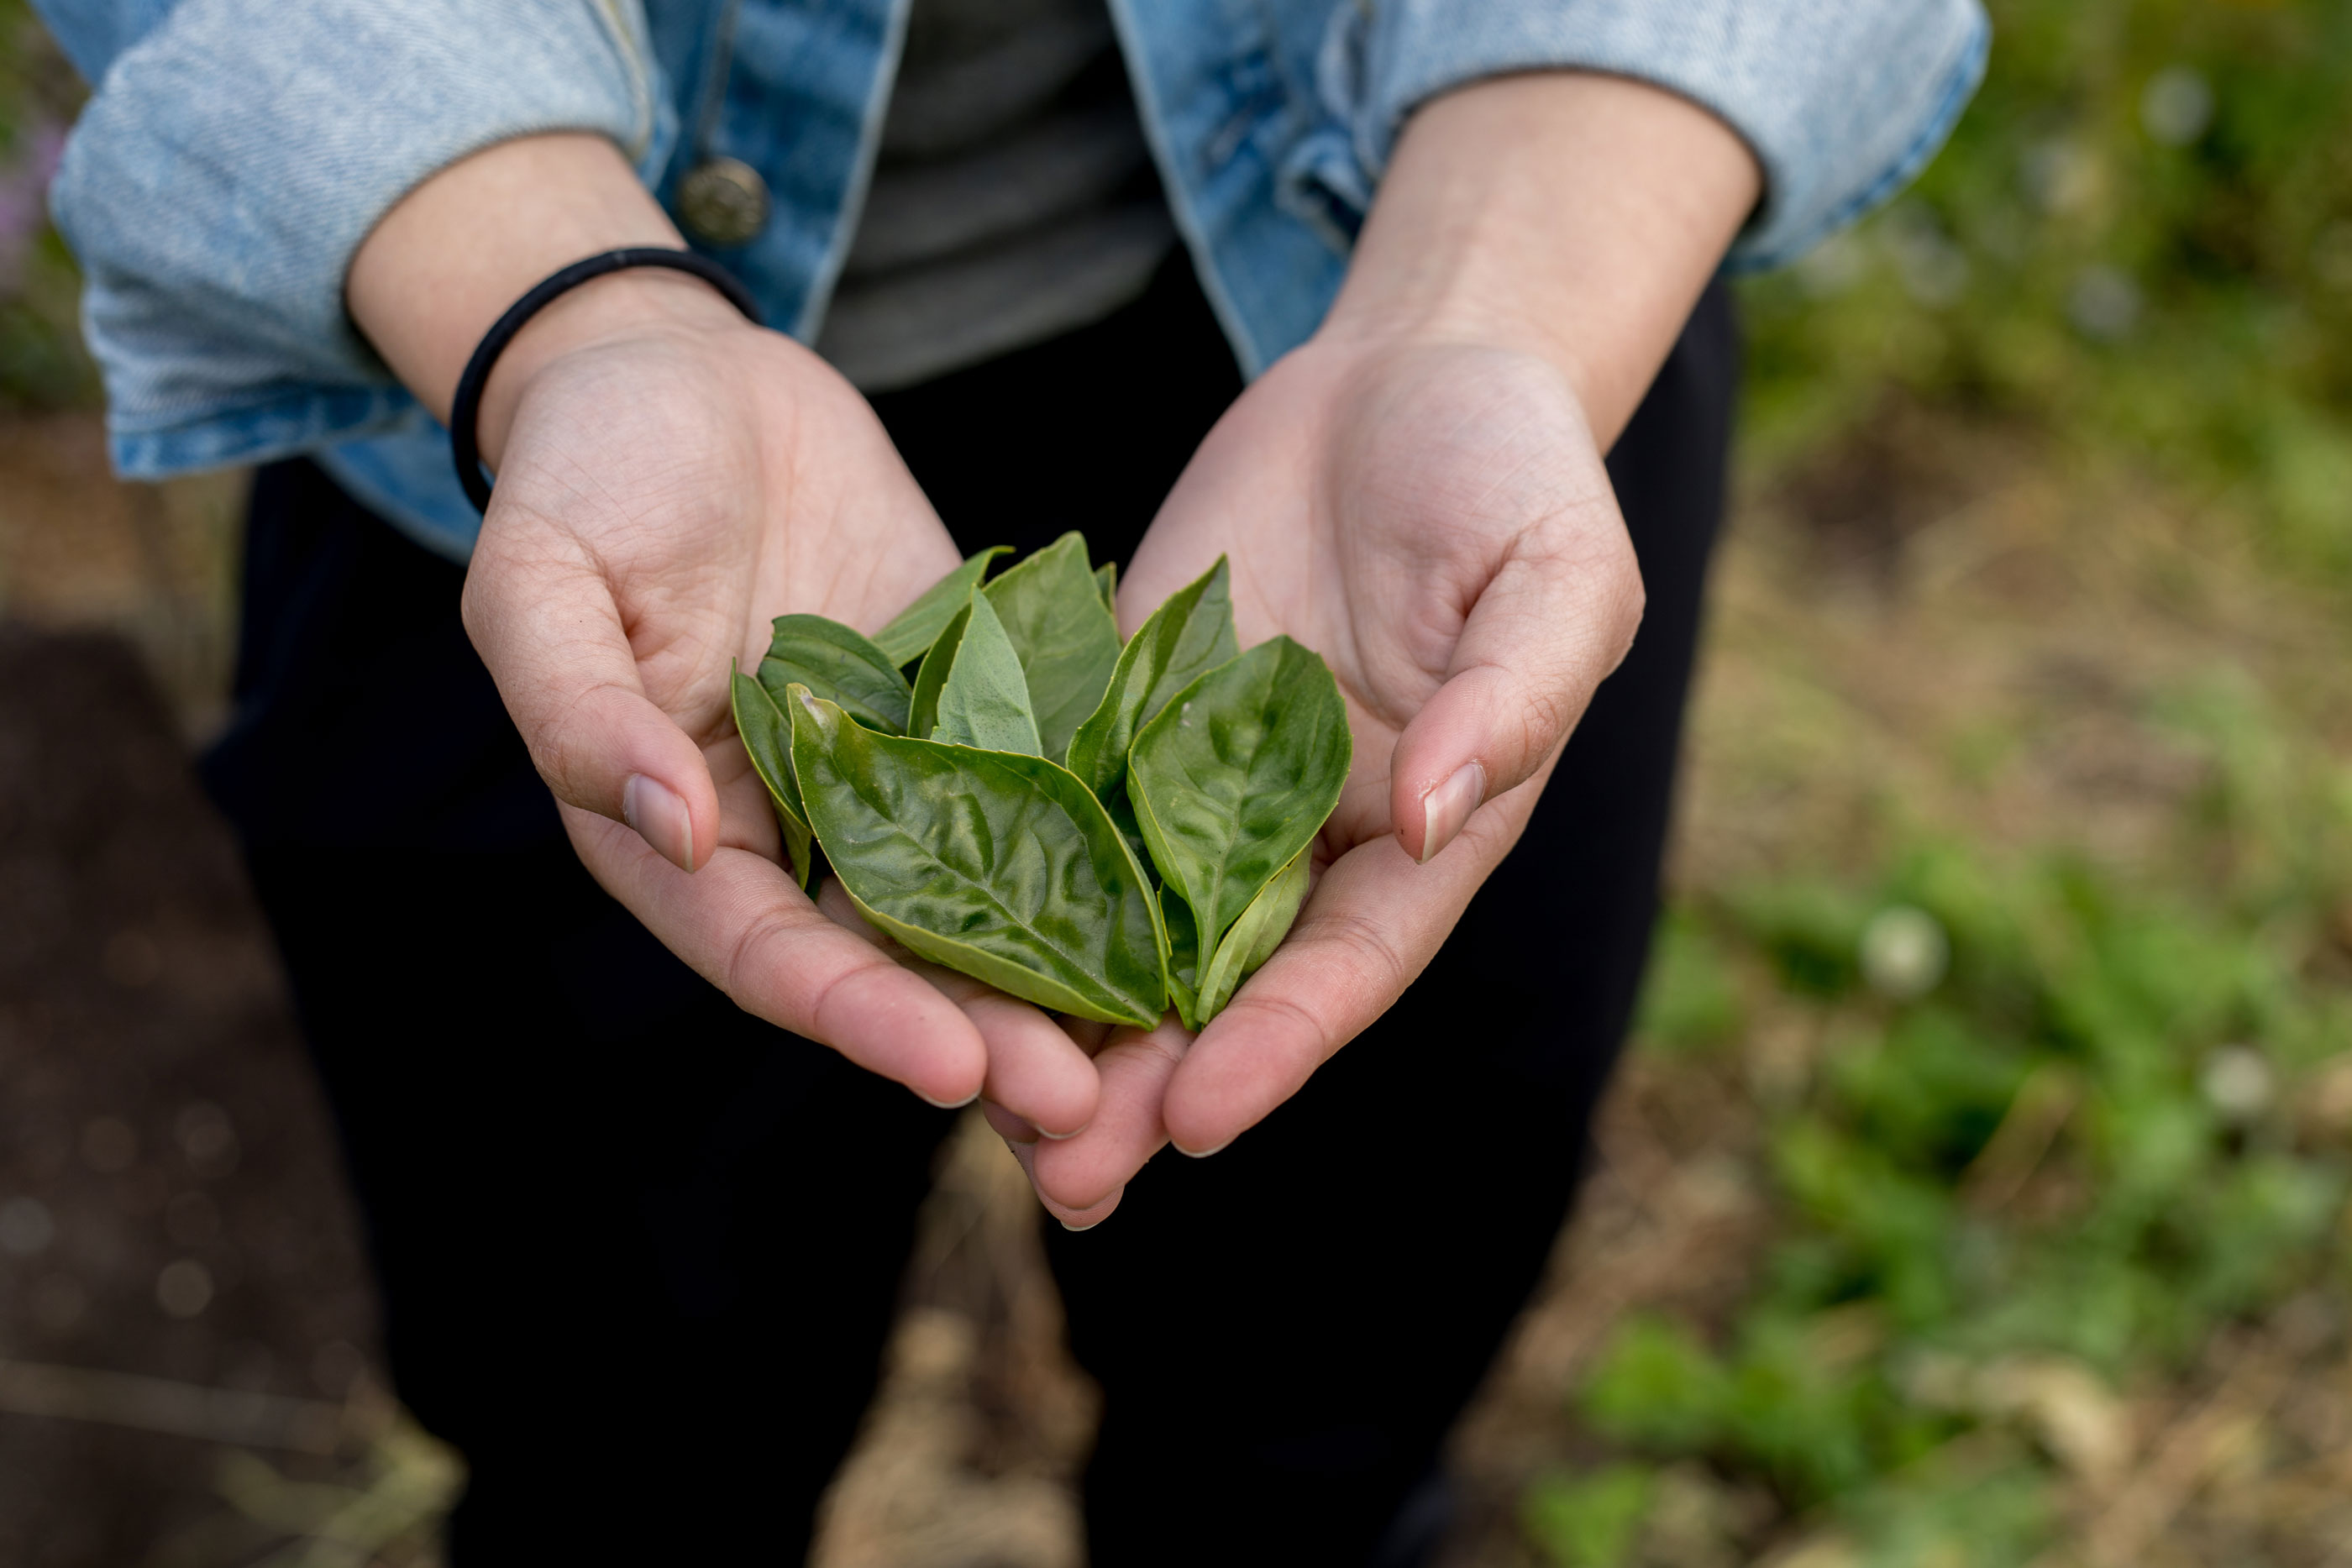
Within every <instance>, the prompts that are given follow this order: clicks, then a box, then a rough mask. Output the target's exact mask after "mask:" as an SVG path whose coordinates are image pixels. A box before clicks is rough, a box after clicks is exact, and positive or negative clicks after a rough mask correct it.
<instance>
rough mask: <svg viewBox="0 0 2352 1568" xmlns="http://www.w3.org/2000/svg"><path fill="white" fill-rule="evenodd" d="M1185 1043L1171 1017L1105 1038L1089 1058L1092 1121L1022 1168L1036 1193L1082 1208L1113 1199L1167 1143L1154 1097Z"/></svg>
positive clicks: (1042, 1147)
mask: <svg viewBox="0 0 2352 1568" xmlns="http://www.w3.org/2000/svg"><path fill="white" fill-rule="evenodd" d="M1191 1045H1192V1036H1191V1035H1190V1034H1189V1033H1187V1032H1186V1030H1185V1029H1184V1026H1183V1025H1182V1024H1181V1023H1179V1022H1177V1021H1176V1020H1175V1019H1173V1018H1171V1019H1168V1020H1167V1021H1165V1022H1163V1023H1162V1024H1161V1025H1160V1027H1159V1028H1158V1029H1155V1030H1151V1031H1150V1032H1149V1033H1143V1032H1140V1031H1137V1030H1120V1031H1118V1034H1116V1035H1115V1036H1113V1037H1112V1040H1111V1043H1110V1044H1109V1045H1108V1046H1106V1047H1105V1048H1104V1049H1103V1051H1102V1054H1101V1055H1099V1056H1097V1057H1096V1058H1095V1071H1097V1072H1099V1073H1100V1074H1101V1075H1102V1102H1101V1103H1100V1104H1099V1105H1097V1107H1096V1109H1095V1119H1094V1122H1093V1123H1092V1124H1091V1125H1089V1126H1088V1127H1087V1130H1086V1131H1085V1132H1083V1133H1080V1134H1078V1135H1077V1136H1076V1137H1075V1138H1067V1139H1065V1140H1063V1141H1062V1142H1060V1143H1057V1144H1055V1143H1048V1144H1039V1145H1037V1146H1036V1148H1035V1150H1034V1161H1033V1164H1032V1166H1031V1172H1030V1174H1031V1176H1032V1178H1033V1179H1034V1181H1035V1182H1036V1183H1037V1190H1038V1192H1039V1193H1040V1194H1041V1195H1042V1196H1044V1197H1046V1198H1047V1199H1049V1200H1050V1201H1052V1202H1054V1203H1057V1204H1060V1205H1061V1206H1063V1207H1066V1208H1069V1209H1074V1210H1077V1211H1079V1212H1082V1213H1083V1212H1091V1211H1093V1210H1094V1209H1096V1208H1098V1207H1101V1206H1102V1205H1103V1204H1104V1203H1106V1202H1108V1200H1110V1199H1111V1198H1113V1197H1117V1196H1118V1193H1119V1191H1120V1190H1121V1189H1122V1188H1124V1187H1125V1186H1127V1184H1128V1182H1129V1180H1131V1179H1132V1178H1133V1177H1134V1176H1135V1173H1136V1172H1138V1171H1139V1170H1141V1169H1142V1168H1143V1165H1144V1162H1145V1161H1147V1160H1149V1159H1150V1158H1151V1156H1152V1155H1156V1154H1158V1153H1159V1152H1160V1149H1162V1148H1163V1147H1165V1146H1166V1145H1167V1143H1168V1131H1167V1128H1166V1127H1165V1126H1164V1125H1163V1124H1161V1121H1160V1100H1161V1097H1162V1096H1163V1095H1164V1094H1165V1093H1166V1092H1167V1088H1168V1083H1169V1080H1170V1078H1171V1076H1172V1075H1173V1074H1174V1072H1175V1071H1176V1067H1177V1064H1178V1063H1179V1062H1181V1061H1183V1060H1184V1053H1185V1051H1187V1050H1189V1049H1190V1047H1191Z"/></svg>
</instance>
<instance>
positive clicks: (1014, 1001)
mask: <svg viewBox="0 0 2352 1568" xmlns="http://www.w3.org/2000/svg"><path fill="white" fill-rule="evenodd" d="M816 904H817V908H818V909H819V910H820V911H821V912H822V913H824V915H826V916H827V917H829V918H830V919H832V920H833V921H834V922H835V924H836V925H842V926H844V927H845V928H846V929H848V930H851V931H854V932H856V934H857V935H858V936H863V937H865V938H866V940H868V941H870V942H872V943H873V944H874V945H875V946H877V947H879V948H881V949H883V950H884V951H885V952H887V953H888V954H889V955H890V956H892V957H893V958H895V959H896V960H897V961H898V963H899V964H900V965H902V966H904V967H906V968H908V969H909V970H911V971H912V972H913V973H915V974H918V975H920V976H921V977H923V978H924V979H926V980H928V981H929V982H930V984H931V987H932V988H933V989H935V990H937V991H938V992H939V993H940V995H941V996H943V997H945V998H948V1000H950V1001H951V1002H953V1003H955V1005H956V1006H957V1007H959V1008H961V1009H963V1015H964V1017H966V1018H968V1019H971V1021H972V1025H973V1027H974V1028H976V1029H978V1030H980V1037H981V1039H982V1041H983V1042H984V1043H985V1044H986V1045H987V1047H988V1078H987V1080H986V1082H984V1083H983V1084H982V1088H981V1094H982V1097H983V1098H984V1099H986V1100H988V1101H991V1102H992V1103H993V1104H992V1107H991V1111H992V1113H991V1117H990V1120H991V1124H994V1122H995V1116H994V1111H995V1109H996V1108H998V1107H1001V1108H1002V1109H1003V1112H1004V1113H1005V1114H1006V1115H1007V1116H1009V1117H1010V1118H1011V1119H1012V1124H1018V1125H1020V1126H1023V1127H1024V1128H1026V1129H1027V1137H1028V1139H1032V1140H1034V1138H1036V1137H1037V1136H1038V1135H1039V1134H1041V1133H1042V1134H1044V1135H1045V1136H1046V1137H1049V1138H1066V1137H1068V1136H1070V1135H1071V1134H1074V1133H1076V1132H1077V1131H1078V1130H1079V1129H1080V1128H1082V1127H1084V1126H1085V1125H1086V1124H1087V1123H1088V1122H1090V1121H1092V1120H1093V1119H1094V1113H1095V1103H1096V1100H1097V1098H1098V1096H1099V1095H1100V1092H1101V1090H1102V1080H1101V1078H1100V1077H1099V1076H1098V1075H1097V1073H1096V1071H1095V1064H1094V1062H1093V1061H1091V1060H1089V1059H1088V1057H1087V1053H1086V1052H1085V1051H1082V1050H1080V1049H1079V1047H1078V1043H1077V1041H1076V1040H1072V1039H1071V1038H1070V1036H1069V1034H1068V1033H1067V1032H1066V1030H1064V1029H1063V1027H1062V1026H1061V1025H1059V1024H1057V1023H1055V1021H1054V1020H1053V1019H1050V1018H1048V1017H1046V1016H1045V1013H1044V1012H1042V1011H1040V1010H1039V1009H1036V1008H1034V1007H1033V1006H1031V1005H1030V1004H1029V1003H1027V1002H1024V1001H1022V1000H1020V999H1019V998H1014V997H1008V996H1006V995H1005V994H1004V993H1003V992H1002V991H1000V990H998V989H996V988H994V987H993V986H991V985H988V984H987V983H985V982H984V981H981V980H975V979H973V978H972V977H971V976H970V975H965V974H961V973H959V972H957V971H956V970H953V969H950V968H945V967H941V966H940V965H938V964H930V963H926V962H924V961H923V960H922V959H919V958H917V957H916V956H914V955H913V954H911V953H909V952H908V951H907V949H906V948H904V947H902V946H898V944H897V943H895V942H892V941H890V940H889V939H888V938H887V937H886V936H883V935H882V933H880V932H879V931H877V930H876V929H875V928H874V927H873V925H870V924H869V923H868V922H867V921H866V917H865V916H864V915H861V914H860V913H858V909H857V904H856V901H854V900H853V899H851V897H850V896H849V893H848V890H847V889H845V888H844V887H843V886H842V885H841V883H840V882H839V881H838V880H837V879H828V880H827V881H826V882H825V883H824V886H823V887H822V888H821V889H819V891H818V894H817V901H816ZM996 1130H997V1131H998V1132H999V1133H1002V1134H1004V1135H1005V1136H1006V1137H1008V1138H1011V1137H1012V1136H1013V1134H1012V1133H1011V1132H1009V1131H1007V1127H1006V1126H1001V1125H1000V1126H997V1129H996Z"/></svg>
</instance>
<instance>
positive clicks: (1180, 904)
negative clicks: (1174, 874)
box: [1160, 887, 1203, 1033]
mask: <svg viewBox="0 0 2352 1568" xmlns="http://www.w3.org/2000/svg"><path fill="white" fill-rule="evenodd" d="M1160 924H1161V925H1164V926H1166V927H1167V928H1168V999H1169V1000H1170V1001H1171V1002H1172V1003H1174V1004H1175V1007H1176V1016H1177V1017H1178V1018H1181V1019H1183V1020H1184V1027H1185V1028H1186V1029H1189V1030H1192V1031H1193V1032H1195V1033H1198V1032H1199V1031H1200V1028H1201V1025H1202V1021H1203V1020H1202V1018H1201V1016H1200V1008H1201V998H1200V989H1201V938H1200V933H1199V931H1198V929H1197V928H1195V926H1194V925H1193V924H1192V905H1191V904H1187V903H1185V902H1184V897H1183V895H1182V894H1180V893H1178V892H1177V891H1176V890H1175V889H1174V888H1172V887H1163V888H1161V889H1160Z"/></svg>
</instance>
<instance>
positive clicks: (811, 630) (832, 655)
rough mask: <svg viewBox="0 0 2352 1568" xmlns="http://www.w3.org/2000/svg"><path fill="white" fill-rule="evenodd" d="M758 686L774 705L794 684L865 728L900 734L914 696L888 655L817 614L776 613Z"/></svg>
mask: <svg viewBox="0 0 2352 1568" xmlns="http://www.w3.org/2000/svg"><path fill="white" fill-rule="evenodd" d="M760 684H761V685H763V686H765V687H767V688H768V695H770V696H772V697H773V698H775V699H776V702H777V704H778V705H779V706H782V703H783V700H784V690H785V688H786V687H788V686H791V685H795V684H797V685H803V686H806V687H808V688H809V690H811V691H813V692H815V693H816V694H818V695H820V696H823V697H824V698H825V700H827V701H828V702H835V703H839V704H840V705H841V706H842V707H843V708H844V709H845V711H846V712H847V713H848V714H849V716H850V717H852V718H854V719H856V721H857V722H858V723H860V724H862V725H864V726H866V727H867V728H868V729H880V730H887V731H888V732H889V733H890V734H892V735H899V734H903V733H905V731H906V728H907V707H908V703H909V702H910V701H911V700H912V699H913V696H914V694H913V692H912V691H910V690H909V689H908V685H907V677H906V676H904V675H902V674H899V673H898V665H897V664H895V663H893V662H892V660H891V658H890V655H889V654H887V653H884V652H883V651H882V650H881V649H879V648H877V647H876V646H875V645H874V644H873V643H869V642H867V641H866V639H865V638H863V637H861V636H859V635H858V634H857V633H856V632H854V631H852V630H850V629H849V628H848V627H846V626H844V625H843V624H842V623H841V622H838V621H828V620H826V619H825V618H824V616H822V615H779V616H777V617H776V635H775V638H774V640H773V641H772V642H771V643H769V644H768V656H767V657H766V658H764V659H762V660H761V661H760Z"/></svg>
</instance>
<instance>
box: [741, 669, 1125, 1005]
mask: <svg viewBox="0 0 2352 1568" xmlns="http://www.w3.org/2000/svg"><path fill="white" fill-rule="evenodd" d="M785 709H786V711H787V712H788V713H789V714H790V715H791V716H792V721H793V768H794V770H795V772H796V774H797V776H798V778H799V780H800V785H801V791H802V795H803V799H804V800H806V801H807V803H808V811H809V821H810V824H811V826H813V827H814V829H815V830H816V836H817V839H818V841H819V842H820V843H822V844H823V845H824V851H825V855H826V858H827V859H828V860H829V861H830V862H832V866H833V872H834V875H835V877H836V878H838V879H839V880H840V883H841V884H842V886H843V888H844V889H845V890H846V891H847V892H848V894H849V895H850V897H851V898H852V899H854V900H856V904H857V907H858V908H859V909H860V910H861V911H863V912H864V914H865V915H866V918H867V919H868V920H870V921H872V922H873V923H874V925H876V926H877V927H878V928H879V929H881V930H883V931H885V932H887V933H888V934H889V935H890V936H894V937H896V938H898V941H900V942H901V943H903V944H905V945H906V946H907V947H908V948H909V949H911V950H912V951H913V952H915V953H916V954H918V955H919V956H922V957H925V958H929V959H930V960H931V961H933V962H934V963H939V964H944V965H946V966H948V967H950V968H953V969H959V970H961V971H962V972H963V973H965V974H967V975H971V976H973V977H976V978H978V979H982V980H985V981H986V982H988V983H989V984H990V985H992V986H994V987H996V988H998V989H999V990H1002V991H1005V992H1008V993H1010V994H1011V995H1013V996H1016V997H1021V998H1024V999H1026V1000H1029V1001H1032V1002H1035V1003H1036V1004H1038V1005H1039V1006H1040V1007H1045V1008H1051V1009H1056V1010H1058V1011H1061V1012H1066V1013H1074V1014H1076V1015H1077V1016H1078V1017H1080V1018H1089V1019H1097V1020H1099V1021H1101V1022H1104V1023H1118V1024H1130V1025H1133V1026H1134V1027H1136V1028H1138V1029H1149V1028H1150V1027H1151V1026H1152V1025H1154V1024H1156V1023H1158V1022H1159V1021H1160V1015H1161V1014H1162V1013H1163V1012H1165V1011H1166V1010H1167V970H1166V963H1167V940H1168V938H1167V936H1166V933H1165V932H1164V931H1163V930H1162V929H1161V928H1160V908H1159V903H1158V901H1157V900H1156V899H1154V898H1153V897H1152V894H1151V888H1150V883H1148V882H1147V881H1146V880H1145V879H1144V874H1143V868H1142V867H1141V866H1140V865H1139V864H1138V863H1136V860H1135V855H1134V852H1132V851H1131V850H1129V848H1128V845H1127V841H1126V840H1124V839H1122V838H1120V837H1119V835H1118V831H1117V830H1116V829H1114V828H1113V827H1112V826H1111V824H1110V819H1109V818H1108V817H1107V816H1105V815H1104V814H1103V809H1102V806H1101V805H1100V803H1099V802H1097V800H1095V798H1094V797H1093V796H1092V795H1089V794H1087V788H1086V786H1085V785H1083V784H1081V783H1079V782H1078V780H1077V779H1076V776H1075V775H1073V774H1071V773H1069V772H1068V771H1066V769H1064V768H1059V767H1057V766H1055V764H1053V763H1051V762H1048V761H1046V760H1045V758H1042V757H1024V756H1019V755H1015V754H1012V753H1007V752H996V751H979V750H975V749H973V748H971V747H961V746H950V745H948V744H946V743H944V742H941V741H935V740H913V739H906V738H901V737H893V736H887V735H879V734H877V733H875V732H874V731H872V730H869V729H866V728H863V727H860V726H858V725H856V724H854V723H851V722H849V720H848V717H847V716H846V715H845V713H844V711H843V710H842V709H841V708H839V707H836V706H834V705H833V704H831V703H828V702H824V701H821V700H819V699H818V698H816V697H815V696H814V695H811V694H810V693H809V691H808V689H807V688H806V687H798V688H796V689H794V690H793V692H792V693H791V694H790V695H788V696H787V698H786V702H785Z"/></svg>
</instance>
